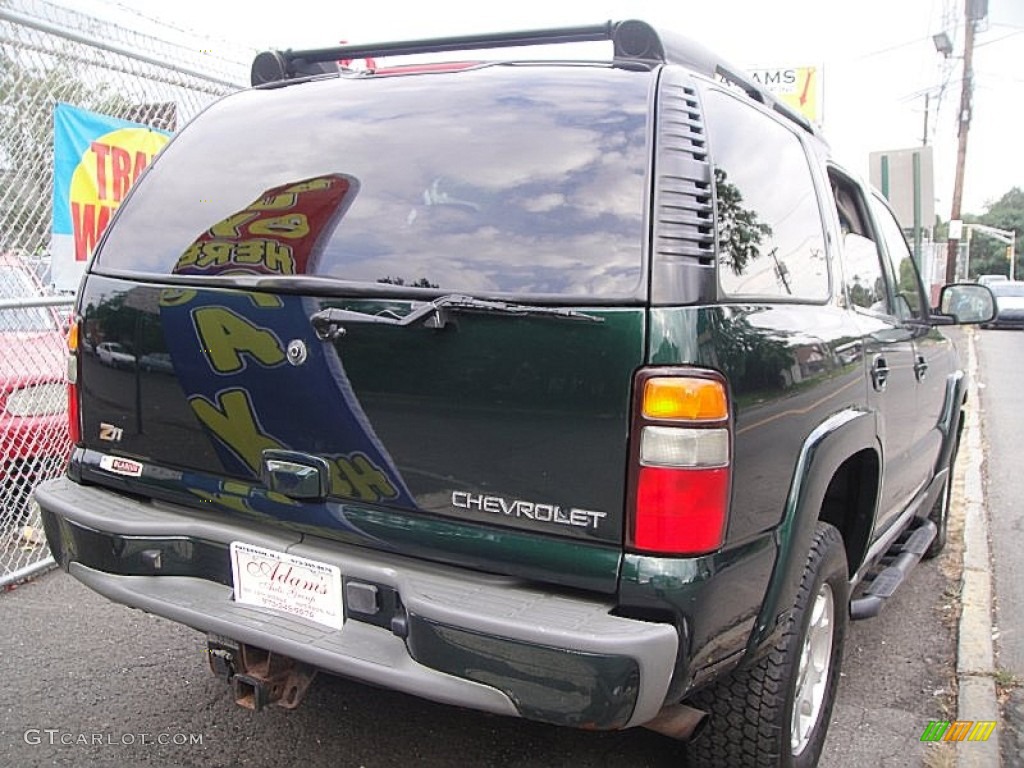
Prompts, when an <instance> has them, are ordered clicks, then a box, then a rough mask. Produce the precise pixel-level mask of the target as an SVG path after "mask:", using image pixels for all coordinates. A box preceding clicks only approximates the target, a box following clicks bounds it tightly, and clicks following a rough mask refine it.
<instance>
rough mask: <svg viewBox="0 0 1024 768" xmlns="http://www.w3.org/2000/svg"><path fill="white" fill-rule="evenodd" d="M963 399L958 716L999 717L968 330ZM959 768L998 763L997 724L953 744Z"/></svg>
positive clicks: (971, 340)
mask: <svg viewBox="0 0 1024 768" xmlns="http://www.w3.org/2000/svg"><path fill="white" fill-rule="evenodd" d="M966 335H967V343H968V356H967V377H968V385H967V402H968V403H969V404H970V407H969V408H968V409H967V411H966V418H965V422H964V435H963V444H962V446H961V450H960V456H959V460H958V461H957V472H958V473H962V476H963V480H964V486H963V487H964V559H963V577H962V581H961V591H960V625H959V629H960V633H959V639H958V642H957V662H956V676H957V683H958V687H959V692H960V693H959V696H958V697H957V719H958V720H974V721H978V720H991V721H997V722H998V721H999V702H998V700H997V698H996V683H995V679H994V677H993V673H994V672H995V656H994V652H993V646H992V575H991V552H990V550H989V545H988V541H989V531H988V509H987V508H986V506H985V493H984V484H983V483H982V477H981V464H982V461H983V460H984V452H983V449H982V437H981V423H980V420H979V416H978V411H979V406H980V401H979V398H978V381H977V374H978V358H977V353H976V350H975V335H974V333H973V332H968V333H967V334H966ZM957 765H958V766H961V768H973V767H974V766H978V768H992V766H998V765H999V728H998V726H997V727H996V730H995V731H993V733H992V736H991V738H989V740H988V741H984V742H972V743H969V744H958V745H957Z"/></svg>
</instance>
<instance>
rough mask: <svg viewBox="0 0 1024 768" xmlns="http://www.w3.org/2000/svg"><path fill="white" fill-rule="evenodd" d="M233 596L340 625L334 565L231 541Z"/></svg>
mask: <svg viewBox="0 0 1024 768" xmlns="http://www.w3.org/2000/svg"><path fill="white" fill-rule="evenodd" d="M231 575H232V577H233V579H234V587H235V600H236V601H237V602H239V603H244V604H245V605H255V606H259V607H261V608H271V609H273V610H276V611H281V612H282V613H288V614H291V615H292V616H298V617H300V618H303V619H308V620H309V621H315V622H317V623H318V624H323V625H324V626H327V627H331V628H332V629H341V625H342V622H343V621H344V619H345V617H344V612H343V609H342V599H341V570H340V569H339V568H338V567H337V566H335V565H329V564H328V563H320V562H317V561H316V560H307V559H306V558H304V557H297V556H295V555H289V554H287V553H285V552H276V551H274V550H272V549H264V548H263V547H256V546H253V545H252V544H244V543H242V542H240V541H233V542H231Z"/></svg>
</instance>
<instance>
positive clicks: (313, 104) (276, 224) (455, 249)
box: [97, 65, 653, 299]
mask: <svg viewBox="0 0 1024 768" xmlns="http://www.w3.org/2000/svg"><path fill="white" fill-rule="evenodd" d="M652 82H653V77H652V75H651V73H648V72H630V71H623V70H617V69H612V68H609V67H603V66H577V67H567V66H559V67H551V66H547V67H545V66H536V65H534V66H524V65H518V66H515V65H493V66H484V67H482V68H479V69H473V70H468V71H463V72H458V73H447V74H443V75H432V74H417V75H406V76H399V77H381V78H376V79H374V78H362V79H360V78H331V79H326V80H321V81H315V82H309V83H302V84H295V85H291V86H288V87H286V88H284V89H270V90H253V91H247V92H244V93H241V94H237V95H235V96H232V97H229V98H227V99H225V100H223V101H221V102H220V103H218V104H216V105H214V106H213V107H212V108H211V109H210V110H208V111H207V112H206V113H205V114H204V115H202V117H201V118H200V119H199V120H198V121H197V122H196V124H194V125H193V126H190V128H189V129H188V130H186V131H184V132H183V133H182V134H181V135H180V136H178V137H177V138H176V139H175V140H174V141H173V142H172V143H171V144H170V145H169V146H168V147H167V148H166V149H165V150H164V157H163V158H161V160H160V161H158V162H156V163H155V164H154V166H153V167H152V168H151V169H150V172H149V174H148V176H147V177H146V178H145V179H144V180H143V181H142V183H141V184H140V185H139V187H138V188H137V191H136V193H135V194H133V195H132V197H131V199H130V200H129V201H128V202H127V203H126V204H125V205H124V206H123V208H122V210H121V212H120V214H119V220H118V223H117V226H116V227H113V228H112V231H111V232H110V234H109V236H108V238H107V240H106V242H105V244H104V245H103V247H102V249H101V251H100V253H99V254H98V258H97V267H98V269H100V270H104V271H117V272H123V271H130V272H133V273H136V274H138V273H157V274H171V273H179V274H180V273H187V274H193V275H197V276H199V275H204V274H223V273H224V272H226V271H233V272H254V273H261V274H272V275H287V274H307V275H317V276H322V277H329V278H337V279H341V280H346V281H360V282H369V283H383V284H388V283H390V284H396V285H404V286H415V287H422V288H429V289H437V290H439V291H442V292H452V291H457V292H465V293H472V294H475V295H481V294H491V295H493V294H504V295H509V294H512V295H517V296H526V295H557V296H581V297H582V296H586V297H590V298H592V299H593V298H598V299H607V298H616V297H629V296H633V295H635V294H637V293H638V291H640V289H641V281H642V273H643V269H642V263H643V254H642V249H643V221H644V200H645V178H646V172H647V153H646V147H647V131H648V125H647V123H648V119H647V115H648V101H649V91H650V88H651V85H652ZM323 179H332V180H334V187H333V191H332V195H333V197H332V196H331V195H328V196H326V197H325V198H324V199H321V200H320V201H318V204H317V207H316V209H315V210H305V211H301V210H279V209H275V206H279V205H281V204H282V202H281V199H280V198H281V195H282V194H283V190H286V189H288V188H289V187H293V186H294V185H296V184H301V183H306V184H309V183H316V180H320V183H322V180H323ZM307 197H308V196H307ZM260 205H262V206H263V214H262V215H261V216H259V217H255V216H252V215H250V216H248V217H247V216H246V215H244V214H243V212H248V213H249V214H252V213H253V209H254V206H255V207H259V206H260ZM275 212H276V213H278V214H279V215H277V216H276V217H274V216H272V215H271V214H272V213H275ZM271 219H274V220H273V221H271ZM225 222H226V223H225ZM218 224H219V225H220V226H221V233H220V234H224V230H225V229H226V228H227V229H230V228H233V229H234V230H235V244H234V246H233V247H232V248H224V247H222V246H220V245H218V244H213V245H208V244H207V245H204V242H207V243H208V242H209V241H211V240H215V239H216V237H213V235H214V234H217V233H212V234H211V230H212V229H213V228H214V227H215V226H216V225H218ZM204 233H207V234H206V235H205V236H204Z"/></svg>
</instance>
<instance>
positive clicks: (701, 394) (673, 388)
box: [643, 376, 729, 421]
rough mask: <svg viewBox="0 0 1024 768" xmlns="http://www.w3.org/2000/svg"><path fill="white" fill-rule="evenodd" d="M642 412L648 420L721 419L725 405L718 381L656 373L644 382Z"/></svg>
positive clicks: (726, 408) (722, 390) (722, 387)
mask: <svg viewBox="0 0 1024 768" xmlns="http://www.w3.org/2000/svg"><path fill="white" fill-rule="evenodd" d="M643 414H644V417H645V418H648V419H684V420H687V421H721V420H722V419H725V418H726V417H727V416H728V415H729V405H728V401H727V399H726V397H725V387H724V386H723V385H722V384H721V382H718V381H715V380H713V379H698V378H681V377H679V378H677V377H669V376H657V377H654V378H651V379H648V380H647V381H646V382H644V402H643Z"/></svg>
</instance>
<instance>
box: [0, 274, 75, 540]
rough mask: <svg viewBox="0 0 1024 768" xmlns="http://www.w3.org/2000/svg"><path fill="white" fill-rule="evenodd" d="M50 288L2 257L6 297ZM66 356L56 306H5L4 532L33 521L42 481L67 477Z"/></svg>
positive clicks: (0, 471) (0, 381) (1, 289)
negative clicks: (33, 497)
mask: <svg viewBox="0 0 1024 768" xmlns="http://www.w3.org/2000/svg"><path fill="white" fill-rule="evenodd" d="M43 292H44V289H43V287H42V284H41V283H40V282H39V280H38V278H37V277H36V276H35V274H34V273H33V272H32V271H31V269H29V267H28V266H27V265H26V264H25V263H24V262H22V261H21V260H20V259H18V258H17V257H14V256H11V255H0V301H3V302H4V303H8V302H10V301H16V300H18V299H26V298H35V297H39V296H41V295H42V294H43ZM66 360H67V346H66V341H65V336H64V332H63V331H62V328H61V324H60V314H59V313H58V312H57V311H56V310H55V309H53V308H51V307H14V308H0V499H2V500H0V529H12V528H14V527H15V526H17V525H19V524H21V523H23V522H25V521H26V520H27V519H28V517H29V511H28V499H29V494H30V493H31V491H32V489H33V488H34V487H35V484H36V483H37V482H38V481H39V480H42V479H44V478H46V477H53V476H56V475H57V474H59V473H60V472H61V471H62V470H63V467H64V463H65V462H66V461H67V458H68V455H69V454H70V449H71V444H70V440H69V437H68V427H67V415H66V413H67V394H66V383H65V368H66V367H67V363H66Z"/></svg>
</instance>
